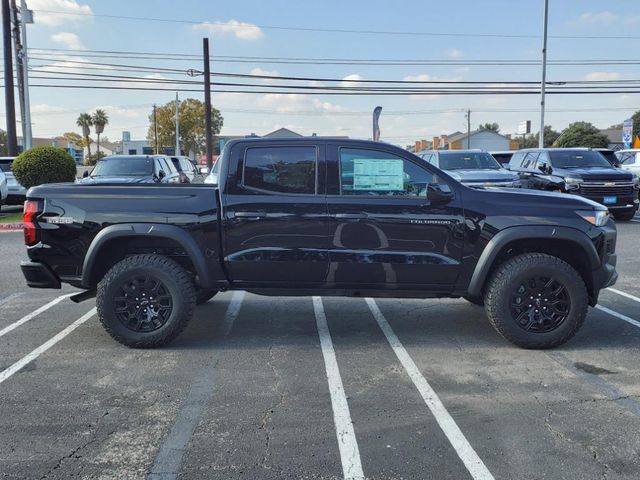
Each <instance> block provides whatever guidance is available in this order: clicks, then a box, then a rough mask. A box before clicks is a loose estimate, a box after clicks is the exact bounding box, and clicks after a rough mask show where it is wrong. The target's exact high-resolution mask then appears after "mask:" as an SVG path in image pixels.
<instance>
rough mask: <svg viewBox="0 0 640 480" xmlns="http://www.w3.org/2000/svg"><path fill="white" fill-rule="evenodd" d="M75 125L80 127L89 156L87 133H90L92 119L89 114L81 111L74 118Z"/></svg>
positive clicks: (89, 142) (89, 147)
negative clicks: (75, 118) (76, 117)
mask: <svg viewBox="0 0 640 480" xmlns="http://www.w3.org/2000/svg"><path fill="white" fill-rule="evenodd" d="M76 125H78V126H79V127H80V128H82V136H83V137H84V141H85V144H86V147H87V153H88V155H89V156H91V139H90V138H89V135H91V127H92V126H93V119H92V118H91V115H89V114H88V113H81V114H80V116H79V117H78V120H76Z"/></svg>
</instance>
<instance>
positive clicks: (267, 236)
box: [222, 141, 329, 287]
mask: <svg viewBox="0 0 640 480" xmlns="http://www.w3.org/2000/svg"><path fill="white" fill-rule="evenodd" d="M323 158H324V146H323V144H322V143H316V142H313V141H308V142H305V141H296V142H283V143H277V142H246V143H238V144H237V145H235V146H234V147H233V148H232V149H231V151H230V152H229V162H228V169H229V171H228V172H227V176H226V178H227V182H226V184H225V189H224V192H222V199H223V205H224V213H223V220H224V227H223V228H224V252H225V262H226V265H227V268H228V271H229V275H230V277H231V279H232V280H233V281H234V282H235V283H236V284H238V285H247V286H251V285H260V286H263V285H265V284H268V285H269V286H272V287H278V286H282V287H286V286H291V285H295V286H296V287H301V286H302V287H303V286H310V287H312V286H317V285H319V284H322V283H323V282H324V279H325V277H326V272H327V268H328V252H327V247H328V233H329V225H328V219H327V205H326V200H325V192H324V188H325V186H324V178H325V173H324V172H325V169H324V162H323ZM223 168H224V167H223ZM223 175H224V173H223Z"/></svg>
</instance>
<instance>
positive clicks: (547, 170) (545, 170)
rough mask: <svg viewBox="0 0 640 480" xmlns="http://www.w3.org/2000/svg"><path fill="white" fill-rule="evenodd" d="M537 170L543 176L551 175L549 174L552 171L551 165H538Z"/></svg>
mask: <svg viewBox="0 0 640 480" xmlns="http://www.w3.org/2000/svg"><path fill="white" fill-rule="evenodd" d="M538 170H540V171H541V172H542V173H544V174H545V175H551V172H552V171H553V170H552V169H551V165H547V164H546V163H543V164H542V165H540V166H539V167H538Z"/></svg>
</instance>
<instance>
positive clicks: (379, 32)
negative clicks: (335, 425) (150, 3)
mask: <svg viewBox="0 0 640 480" xmlns="http://www.w3.org/2000/svg"><path fill="white" fill-rule="evenodd" d="M35 12H36V13H38V12H40V13H49V14H54V15H73V16H81V17H98V18H110V19H115V20H135V21H144V22H164V23H179V24H188V25H203V27H212V28H215V27H216V26H217V25H220V26H224V27H225V28H226V29H230V28H236V29H240V28H246V27H247V25H246V24H245V25H233V24H229V23H222V22H203V21H202V20H181V19H175V18H154V17H135V16H128V15H107V14H94V13H81V12H61V11H57V10H35ZM250 26H251V27H254V28H260V29H263V30H283V31H296V32H317V33H342V34H358V35H395V36H404V37H407V36H409V37H412V36H423V37H480V38H535V39H539V38H540V35H534V34H504V33H470V32H416V31H404V30H402V31H400V30H365V29H362V30H355V29H343V28H318V27H287V26H282V25H255V24H250ZM549 38H562V39H577V40H601V39H608V40H630V39H633V40H635V39H640V37H638V36H631V35H549Z"/></svg>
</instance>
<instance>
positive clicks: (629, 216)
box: [613, 210, 636, 222]
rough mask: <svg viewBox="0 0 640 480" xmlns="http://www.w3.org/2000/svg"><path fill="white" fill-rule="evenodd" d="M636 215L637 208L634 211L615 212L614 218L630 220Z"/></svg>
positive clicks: (624, 220)
mask: <svg viewBox="0 0 640 480" xmlns="http://www.w3.org/2000/svg"><path fill="white" fill-rule="evenodd" d="M635 216H636V212H635V210H634V211H632V212H624V213H614V214H613V218H614V219H615V220H617V221H618V222H628V221H630V220H632V219H633V217H635Z"/></svg>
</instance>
